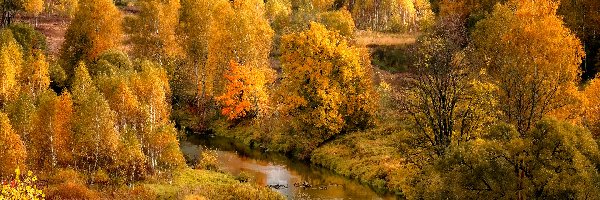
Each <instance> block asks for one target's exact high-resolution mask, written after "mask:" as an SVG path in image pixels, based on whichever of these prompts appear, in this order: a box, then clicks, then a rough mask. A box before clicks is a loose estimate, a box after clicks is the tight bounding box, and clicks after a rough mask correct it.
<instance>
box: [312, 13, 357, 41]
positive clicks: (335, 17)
mask: <svg viewBox="0 0 600 200" xmlns="http://www.w3.org/2000/svg"><path fill="white" fill-rule="evenodd" d="M317 18H318V19H319V22H320V23H321V24H323V25H325V27H326V28H327V29H328V30H334V31H339V34H340V35H342V36H344V37H347V38H353V36H354V30H355V29H356V27H355V25H354V20H353V19H352V15H351V14H350V12H348V10H346V9H342V10H338V11H329V12H324V13H321V14H319V15H318V17H317Z"/></svg>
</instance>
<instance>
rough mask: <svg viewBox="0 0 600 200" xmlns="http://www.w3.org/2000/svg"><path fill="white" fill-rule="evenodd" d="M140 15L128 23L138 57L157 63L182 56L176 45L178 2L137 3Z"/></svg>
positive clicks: (141, 0)
mask: <svg viewBox="0 0 600 200" xmlns="http://www.w3.org/2000/svg"><path fill="white" fill-rule="evenodd" d="M137 3H138V6H139V7H140V13H139V15H137V16H136V17H135V18H134V20H133V21H132V22H131V24H129V25H130V27H128V32H129V33H130V34H131V38H130V42H131V43H132V44H133V53H134V54H135V56H137V57H141V58H145V59H151V60H155V61H159V62H163V61H165V59H167V58H176V57H178V56H180V55H181V54H182V49H181V47H180V46H179V43H178V42H177V37H176V30H177V26H178V23H179V8H180V7H181V5H180V3H179V0H140V1H137Z"/></svg>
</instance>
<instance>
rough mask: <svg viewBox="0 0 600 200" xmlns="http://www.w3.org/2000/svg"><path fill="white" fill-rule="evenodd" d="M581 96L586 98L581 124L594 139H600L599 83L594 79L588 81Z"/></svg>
mask: <svg viewBox="0 0 600 200" xmlns="http://www.w3.org/2000/svg"><path fill="white" fill-rule="evenodd" d="M583 94H584V95H585V97H586V98H587V100H588V102H587V107H586V108H585V115H584V119H583V123H584V124H585V125H586V127H587V128H588V129H590V131H591V132H592V135H594V137H596V138H600V98H599V97H600V81H599V79H597V78H595V79H592V80H591V81H590V83H589V84H588V86H587V87H586V88H585V89H584V91H583Z"/></svg>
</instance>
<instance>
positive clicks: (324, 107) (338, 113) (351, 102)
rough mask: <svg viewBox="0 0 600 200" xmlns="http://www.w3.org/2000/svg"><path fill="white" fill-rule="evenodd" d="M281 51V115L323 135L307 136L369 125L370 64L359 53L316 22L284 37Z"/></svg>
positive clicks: (371, 90) (372, 100) (338, 36)
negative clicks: (296, 119) (289, 117)
mask: <svg viewBox="0 0 600 200" xmlns="http://www.w3.org/2000/svg"><path fill="white" fill-rule="evenodd" d="M281 49H282V56H281V62H282V65H283V80H282V83H281V89H280V91H279V92H280V94H279V95H280V96H281V99H280V104H281V105H280V107H279V108H278V109H279V111H280V112H281V113H284V114H285V115H289V116H294V117H298V119H299V120H300V121H301V122H302V123H304V124H305V126H307V127H304V128H306V129H310V130H312V129H313V128H310V127H311V126H314V127H316V128H317V129H320V130H321V131H322V132H326V133H322V132H321V131H316V130H315V132H314V133H309V134H317V135H314V136H317V137H321V138H328V137H330V136H331V135H335V134H337V133H339V132H340V131H341V130H342V129H343V128H356V126H358V127H361V126H368V125H367V124H369V123H371V121H370V120H371V119H370V116H372V115H373V114H374V112H375V111H374V110H375V109H374V107H373V102H374V99H375V95H374V90H373V88H372V87H373V86H372V83H371V77H370V73H367V71H368V70H369V69H368V67H370V65H368V63H364V62H363V61H362V60H361V56H360V55H361V52H360V51H359V50H358V49H356V48H353V47H350V46H348V43H347V42H346V40H345V39H344V38H343V37H342V36H340V35H339V34H338V33H336V32H333V31H329V30H327V29H326V28H325V27H324V26H323V25H320V24H318V23H312V24H311V28H310V29H309V30H307V31H304V32H300V33H292V34H288V35H285V36H283V38H282V47H281ZM365 116H366V117H365ZM363 117H364V118H363ZM362 120H365V121H362ZM323 129H325V130H323Z"/></svg>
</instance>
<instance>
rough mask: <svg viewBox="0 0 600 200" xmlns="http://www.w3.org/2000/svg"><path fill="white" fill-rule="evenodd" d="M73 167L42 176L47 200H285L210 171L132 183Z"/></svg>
mask: <svg viewBox="0 0 600 200" xmlns="http://www.w3.org/2000/svg"><path fill="white" fill-rule="evenodd" d="M89 178H90V177H88V176H86V175H83V174H81V173H79V172H76V171H74V170H68V169H66V170H58V171H57V172H55V173H54V174H53V175H52V176H49V177H46V178H42V179H41V180H43V181H44V182H47V183H48V186H47V187H45V189H44V190H43V191H44V192H45V193H46V195H47V197H48V199H252V200H254V199H264V200H271V199H273V200H275V199H284V197H283V196H281V195H280V194H279V193H277V192H275V191H272V190H271V189H269V188H267V187H263V186H258V185H256V184H252V183H244V182H240V181H238V180H237V179H236V177H234V176H232V175H229V174H224V173H221V172H216V171H210V170H197V169H192V168H188V167H186V168H181V169H175V170H172V171H170V172H164V173H160V174H157V175H153V176H150V177H147V178H146V179H145V180H143V181H139V182H135V183H132V184H128V185H125V184H122V183H121V184H119V183H111V182H99V183H98V181H97V183H95V184H89V180H88V179H89Z"/></svg>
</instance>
